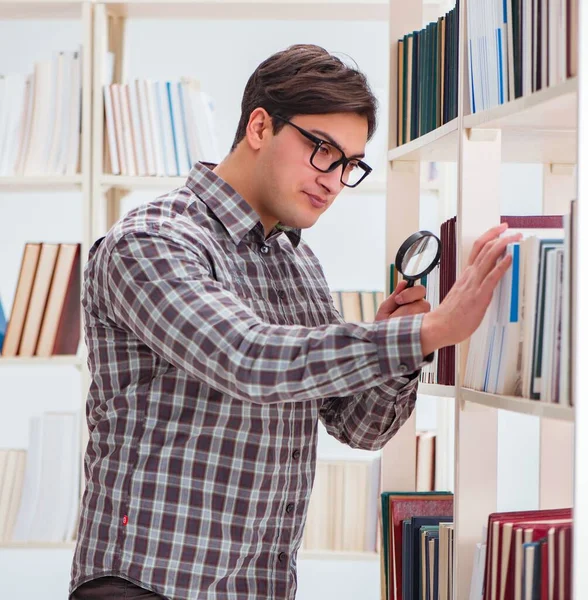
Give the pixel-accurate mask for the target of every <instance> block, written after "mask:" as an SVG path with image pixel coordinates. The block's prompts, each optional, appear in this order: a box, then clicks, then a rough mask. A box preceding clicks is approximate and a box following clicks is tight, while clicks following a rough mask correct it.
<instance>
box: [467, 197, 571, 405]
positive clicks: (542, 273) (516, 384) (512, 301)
mask: <svg viewBox="0 0 588 600" xmlns="http://www.w3.org/2000/svg"><path fill="white" fill-rule="evenodd" d="M575 205H576V204H575V202H573V203H572V211H571V213H570V214H566V215H564V216H563V217H561V216H559V217H543V219H542V221H543V223H542V224H543V225H547V226H548V228H545V227H543V228H541V227H535V228H534V229H526V228H524V229H522V230H521V231H522V232H523V235H524V236H525V237H524V238H523V240H522V241H521V242H518V243H514V244H510V245H509V247H508V249H507V252H508V253H509V254H510V255H511V256H512V264H511V267H510V268H509V270H508V272H507V273H506V274H505V276H504V277H503V278H502V280H501V281H500V283H499V285H498V287H497V288H496V290H495V292H494V295H493V297H492V302H491V304H490V306H489V308H488V311H487V313H486V315H485V317H484V320H483V321H482V324H481V325H480V327H479V328H478V330H477V331H476V332H475V333H474V336H473V337H472V341H471V344H470V350H469V353H468V360H467V365H466V372H465V379H464V384H465V385H466V386H467V387H470V388H473V389H477V390H482V391H487V392H491V393H496V394H503V395H515V396H522V397H525V398H530V399H533V400H540V401H542V402H549V403H558V404H563V405H567V406H569V405H570V404H571V395H570V357H571V328H570V321H571V319H570V315H571V294H570V290H571V285H572V272H573V268H572V261H573V260H574V258H573V253H572V251H571V249H572V248H573V245H574V243H573V233H572V232H573V228H574V223H575V220H576V219H575ZM513 225H514V226H511V230H515V231H516V224H513ZM549 225H551V228H549ZM562 225H563V227H562Z"/></svg>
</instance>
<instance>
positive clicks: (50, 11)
mask: <svg viewBox="0 0 588 600" xmlns="http://www.w3.org/2000/svg"><path fill="white" fill-rule="evenodd" d="M82 5H83V1H82V0H0V19H72V18H73V19H78V18H81V16H82Z"/></svg>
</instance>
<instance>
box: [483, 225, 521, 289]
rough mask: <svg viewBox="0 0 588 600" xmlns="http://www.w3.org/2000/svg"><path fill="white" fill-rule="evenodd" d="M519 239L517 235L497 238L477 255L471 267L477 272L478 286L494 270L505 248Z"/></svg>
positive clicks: (519, 236) (518, 234)
mask: <svg viewBox="0 0 588 600" xmlns="http://www.w3.org/2000/svg"><path fill="white" fill-rule="evenodd" d="M521 237H522V234H520V233H517V234H514V235H509V236H505V237H502V238H498V239H497V240H494V241H493V242H491V243H489V244H487V247H486V248H484V249H483V250H482V252H481V253H480V254H479V255H478V258H477V260H476V263H475V264H474V265H473V268H474V269H475V270H476V271H477V273H476V275H477V277H476V279H477V282H478V283H479V284H482V282H483V281H484V280H485V278H486V277H487V276H488V274H489V273H490V272H491V271H492V269H494V267H495V266H496V261H497V260H498V259H499V258H500V257H501V256H502V255H503V254H504V252H505V250H506V247H507V246H508V245H509V244H512V243H513V242H518V241H519V240H520V239H521Z"/></svg>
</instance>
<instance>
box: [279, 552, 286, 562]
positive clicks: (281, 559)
mask: <svg viewBox="0 0 588 600" xmlns="http://www.w3.org/2000/svg"><path fill="white" fill-rule="evenodd" d="M286 558H287V556H286V553H285V552H280V553H279V554H278V560H279V561H280V562H281V563H283V562H286Z"/></svg>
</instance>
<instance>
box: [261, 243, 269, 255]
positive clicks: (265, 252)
mask: <svg viewBox="0 0 588 600" xmlns="http://www.w3.org/2000/svg"><path fill="white" fill-rule="evenodd" d="M260 251H261V253H262V254H267V253H268V252H269V246H265V245H264V246H262V247H261V248H260Z"/></svg>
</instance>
